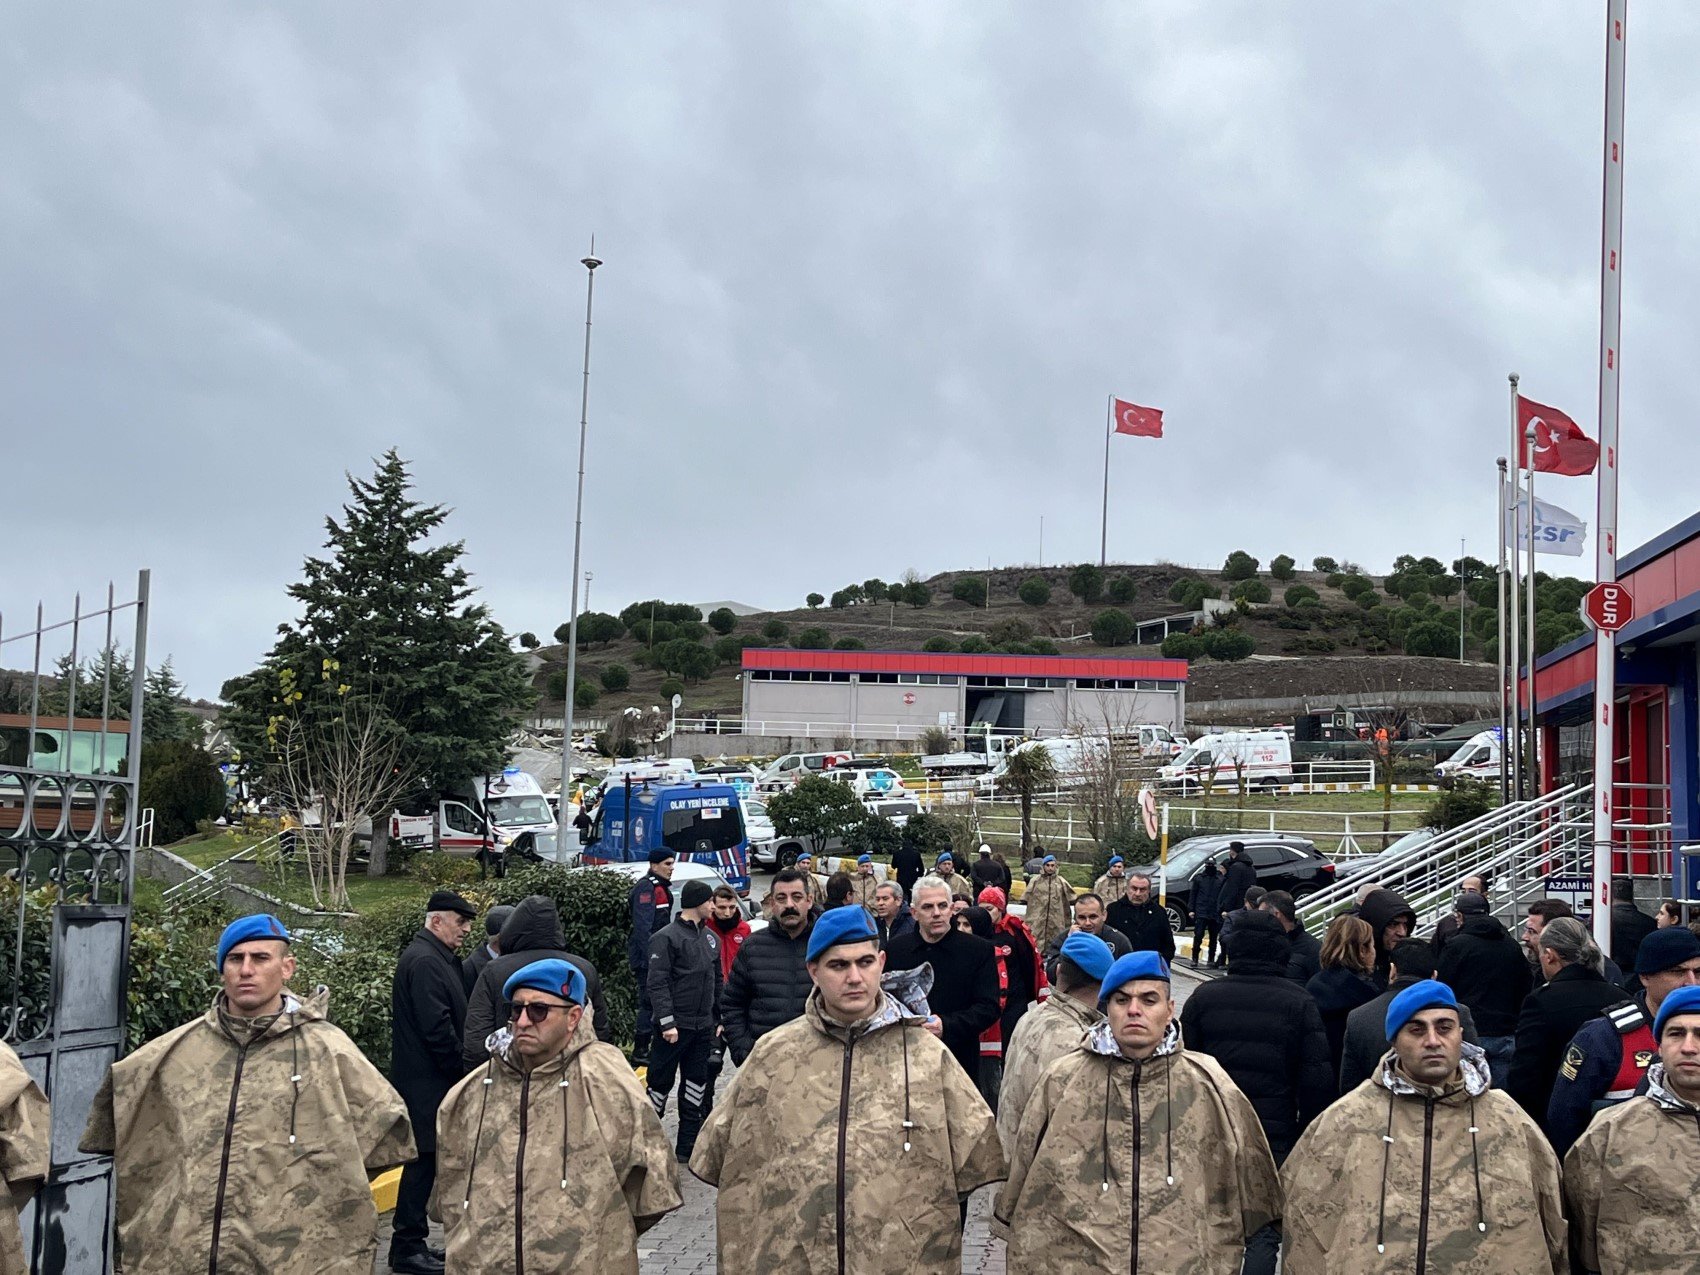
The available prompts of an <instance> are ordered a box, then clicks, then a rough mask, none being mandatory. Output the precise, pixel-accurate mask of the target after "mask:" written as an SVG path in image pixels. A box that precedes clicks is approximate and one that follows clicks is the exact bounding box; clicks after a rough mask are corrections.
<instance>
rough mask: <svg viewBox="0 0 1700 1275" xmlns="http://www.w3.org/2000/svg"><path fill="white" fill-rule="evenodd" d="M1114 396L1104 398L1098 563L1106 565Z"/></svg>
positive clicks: (1108, 536) (1107, 560)
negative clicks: (1101, 507) (1102, 500)
mask: <svg viewBox="0 0 1700 1275" xmlns="http://www.w3.org/2000/svg"><path fill="white" fill-rule="evenodd" d="M1115 414H1116V396H1115V395H1114V394H1110V395H1108V396H1106V397H1105V399H1104V522H1103V526H1102V528H1101V529H1100V531H1099V533H1098V565H1099V566H1100V567H1103V566H1108V565H1109V561H1110V433H1111V427H1112V426H1113V425H1114V423H1115V418H1116V415H1115Z"/></svg>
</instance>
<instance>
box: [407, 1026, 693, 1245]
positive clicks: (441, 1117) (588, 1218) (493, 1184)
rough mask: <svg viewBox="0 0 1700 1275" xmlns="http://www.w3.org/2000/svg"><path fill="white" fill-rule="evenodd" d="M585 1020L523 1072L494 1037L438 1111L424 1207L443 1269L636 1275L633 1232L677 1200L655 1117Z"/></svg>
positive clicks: (614, 1053)
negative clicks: (433, 1165)
mask: <svg viewBox="0 0 1700 1275" xmlns="http://www.w3.org/2000/svg"><path fill="white" fill-rule="evenodd" d="M589 1021H590V1015H589V1014H586V1015H585V1016H584V1019H583V1021H582V1023H581V1028H580V1030H579V1031H578V1032H575V1033H574V1035H573V1038H572V1040H571V1041H570V1042H568V1045H567V1047H566V1049H564V1050H563V1051H562V1052H561V1053H560V1055H559V1056H558V1057H556V1058H554V1059H553V1060H551V1061H550V1062H548V1063H545V1064H544V1065H543V1066H541V1067H538V1068H536V1069H534V1070H533V1071H532V1072H531V1073H530V1075H529V1076H527V1075H526V1074H525V1073H524V1072H523V1071H521V1070H520V1069H519V1067H518V1066H517V1065H516V1064H515V1063H513V1062H511V1061H509V1059H508V1058H507V1057H506V1039H505V1038H504V1039H503V1040H501V1041H499V1042H497V1041H496V1039H495V1037H492V1041H493V1042H494V1043H493V1046H492V1054H491V1060H490V1062H489V1063H488V1064H486V1065H485V1066H483V1067H480V1068H479V1069H478V1070H477V1071H474V1072H473V1073H472V1074H471V1075H469V1076H467V1077H466V1078H465V1079H464V1080H462V1081H461V1082H460V1083H459V1084H458V1085H456V1086H455V1087H454V1088H453V1089H451V1090H449V1093H448V1096H447V1097H445V1098H444V1099H443V1105H442V1106H441V1107H439V1108H438V1109H437V1184H436V1189H435V1191H434V1193H433V1199H432V1204H431V1215H432V1216H433V1217H436V1218H438V1219H439V1220H440V1221H441V1222H442V1223H443V1229H444V1235H445V1237H446V1240H447V1248H448V1269H449V1271H450V1272H457V1273H469V1272H498V1271H500V1272H509V1273H512V1272H522V1271H528V1270H530V1271H589V1272H594V1273H595V1275H614V1273H615V1272H625V1273H627V1275H637V1269H638V1256H637V1237H638V1236H639V1235H641V1234H642V1233H643V1232H644V1231H647V1230H648V1229H649V1228H650V1227H652V1226H654V1225H655V1224H656V1223H657V1222H659V1221H660V1220H661V1219H662V1217H663V1216H665V1215H666V1214H668V1213H670V1212H672V1211H673V1210H674V1209H676V1208H678V1207H679V1204H680V1199H679V1171H678V1165H677V1164H676V1163H675V1161H674V1159H673V1151H672V1148H670V1147H669V1146H668V1145H667V1138H666V1135H665V1134H663V1133H662V1131H661V1122H660V1121H659V1120H657V1119H656V1117H655V1110H654V1108H652V1107H651V1106H650V1105H649V1099H648V1098H647V1097H645V1096H644V1092H643V1085H642V1084H640V1083H639V1081H638V1078H637V1077H636V1076H635V1075H634V1074H633V1073H632V1069H631V1066H630V1065H629V1064H628V1063H627V1062H626V1059H625V1056H624V1055H623V1054H621V1053H620V1051H619V1050H618V1049H616V1048H614V1046H612V1045H605V1044H603V1043H602V1042H600V1041H598V1040H597V1039H596V1036H595V1033H594V1032H586V1031H584V1030H583V1025H584V1024H588V1023H589ZM522 1115H523V1120H522ZM522 1128H523V1129H524V1131H525V1133H524V1138H523V1141H522V1138H521V1135H520V1131H521V1129H522ZM475 1139H476V1145H474V1140H475ZM522 1146H523V1155H524V1163H523V1164H521V1163H520V1155H521V1148H522Z"/></svg>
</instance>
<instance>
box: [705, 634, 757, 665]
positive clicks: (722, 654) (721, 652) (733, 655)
mask: <svg viewBox="0 0 1700 1275" xmlns="http://www.w3.org/2000/svg"><path fill="white" fill-rule="evenodd" d="M748 645H750V639H749V638H746V637H723V638H721V639H720V640H719V641H718V642H716V643H715V644H714V658H715V659H717V660H719V661H720V662H721V663H722V664H737V663H738V662H739V661H740V660H742V659H743V658H744V648H745V647H746V646H748Z"/></svg>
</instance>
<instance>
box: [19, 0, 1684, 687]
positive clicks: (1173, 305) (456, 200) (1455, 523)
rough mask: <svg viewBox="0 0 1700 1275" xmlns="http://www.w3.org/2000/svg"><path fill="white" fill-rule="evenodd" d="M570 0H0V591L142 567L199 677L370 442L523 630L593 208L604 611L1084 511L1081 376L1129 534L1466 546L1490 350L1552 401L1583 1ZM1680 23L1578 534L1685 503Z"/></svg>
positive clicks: (1590, 60)
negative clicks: (1155, 435)
mask: <svg viewBox="0 0 1700 1275" xmlns="http://www.w3.org/2000/svg"><path fill="white" fill-rule="evenodd" d="M604 10H605V11H597V10H594V9H592V8H589V7H585V6H575V7H573V8H572V9H571V10H570V11H569V10H566V9H564V8H552V7H535V6H534V7H531V8H528V9H525V10H523V11H522V10H503V11H494V12H492V11H477V12H474V11H469V10H465V9H463V8H460V7H452V6H447V5H417V6H406V7H403V6H385V7H376V6H374V7H364V6H361V7H349V6H337V5H331V4H318V5H310V4H309V5H295V6H289V7H287V8H283V7H274V8H270V9H264V8H258V7H237V6H198V7H176V8H167V9H164V10H158V9H156V10H152V11H142V10H137V9H135V8H133V7H131V6H122V5H117V4H107V5H105V6H95V7H84V8H79V9H66V8H65V7H63V6H45V5H43V6H34V7H31V8H28V9H25V10H21V11H19V12H17V13H15V14H13V15H12V17H11V20H10V22H9V29H8V31H7V33H6V34H5V35H4V36H0V72H3V74H4V77H5V80H6V82H7V84H8V86H9V88H10V89H11V92H9V93H8V94H7V95H6V97H5V98H4V100H0V232H3V235H0V243H4V245H5V247H4V249H3V250H0V378H3V383H4V384H5V385H6V386H7V387H8V389H9V391H10V392H9V394H8V395H7V401H6V405H5V409H4V416H3V417H0V419H3V420H4V434H5V440H6V456H7V460H8V462H9V465H8V468H9V470H10V471H11V472H12V473H13V474H14V475H19V476H23V481H17V480H14V482H13V483H12V484H10V485H9V489H8V497H9V498H8V501H7V509H8V513H9V514H10V517H9V519H8V523H9V525H10V528H11V529H12V532H13V534H12V535H11V536H9V537H8V541H9V542H10V544H11V546H12V548H13V552H12V553H11V554H9V555H8V556H7V558H6V562H5V567H4V568H3V569H0V586H3V588H0V603H3V604H5V605H8V606H11V607H13V608H16V607H17V606H18V605H19V604H20V603H28V602H33V600H34V598H35V597H36V596H38V595H44V596H46V597H48V599H49V601H50V602H52V601H54V600H56V599H57V600H60V602H61V604H62V605H64V606H68V604H69V597H70V593H71V592H72V591H73V590H74V589H76V588H79V587H81V588H84V589H88V588H91V587H94V586H97V585H101V584H103V583H104V581H105V580H106V579H107V578H108V577H109V576H114V575H116V576H118V577H120V578H121V579H122V578H125V577H128V576H129V575H130V574H131V573H132V572H133V571H134V570H135V569H136V568H137V567H138V566H151V567H152V568H153V569H154V572H155V580H156V591H157V599H158V604H159V605H158V607H157V610H156V615H155V625H154V649H155V651H156V652H158V653H163V652H173V653H175V655H176V656H177V660H178V663H179V665H180V667H181V668H182V669H183V670H184V671H185V672H186V673H187V674H188V675H189V677H190V680H191V685H192V687H193V689H194V690H196V691H197V692H200V693H212V692H213V691H215V690H216V688H217V686H218V683H219V682H220V681H221V680H222V679H223V678H224V677H226V676H229V675H230V674H233V673H236V672H239V671H242V670H243V669H245V668H247V667H249V666H251V664H252V662H253V661H254V659H255V658H256V657H257V655H258V654H259V653H260V652H261V651H262V650H263V649H264V648H265V647H266V645H267V644H268V643H269V640H270V636H271V632H272V629H273V627H274V626H275V625H276V624H277V623H278V622H279V621H280V620H281V619H283V618H284V616H285V614H286V605H285V598H284V594H283V587H284V585H285V583H286V582H287V581H289V580H291V579H293V578H294V577H295V575H296V573H297V571H298V570H299V566H300V560H301V558H302V556H303V555H304V554H306V553H308V552H311V551H313V550H315V549H316V547H317V546H318V544H319V542H320V540H321V538H322V536H321V523H322V519H323V517H324V516H325V514H326V513H328V512H330V511H332V510H334V509H335V508H336V507H337V506H338V504H339V503H340V500H341V496H342V488H341V475H342V473H343V471H344V470H353V471H354V472H356V473H360V472H362V471H364V470H365V469H366V468H367V467H368V464H369V458H370V457H371V456H373V455H375V454H376V453H378V452H380V451H381V450H383V448H385V447H387V446H389V445H391V444H394V445H396V446H398V447H399V448H400V449H401V451H402V452H403V454H404V455H406V456H408V457H409V458H410V459H411V460H412V461H413V462H414V465H415V472H416V476H417V480H418V488H419V493H420V495H421V496H422V497H424V498H427V499H432V500H441V501H444V502H446V503H448V504H450V505H452V506H454V507H455V509H456V514H455V517H454V519H453V522H452V527H453V530H454V534H456V535H459V536H462V537H464V538H465V539H466V541H467V544H468V548H469V553H470V558H471V564H472V567H473V569H474V571H475V572H476V574H477V577H478V579H479V581H480V582H481V583H482V584H483V585H484V587H485V589H486V590H487V592H488V595H489V599H490V601H491V602H492V604H493V605H494V606H495V608H496V610H497V612H498V614H499V615H500V616H501V618H502V619H503V621H504V622H505V623H506V624H508V625H509V626H510V627H511V628H513V629H516V630H518V629H523V628H531V629H535V630H537V631H539V632H544V631H547V630H550V629H552V628H553V627H554V626H555V624H557V623H558V622H559V621H560V620H562V619H564V618H565V615H566V610H567V602H566V589H567V576H568V567H567V555H568V553H570V535H571V520H572V510H571V486H572V465H573V458H574V449H575V444H576V420H577V408H578V388H579V353H580V346H581V342H582V336H583V329H582V320H583V282H584V280H583V270H582V268H581V267H580V266H579V265H578V264H577V259H578V258H579V257H580V256H582V255H583V253H584V250H585V248H586V246H587V241H588V236H589V234H590V232H591V231H593V230H594V231H595V232H596V234H597V237H598V238H597V246H598V251H599V253H601V254H602V255H603V256H604V257H605V258H606V259H607V265H606V266H605V267H604V268H603V270H602V271H601V272H599V274H598V296H597V324H596V338H595V339H596V344H595V352H594V356H593V357H594V376H593V382H592V395H591V417H592V426H591V428H592V434H591V445H590V477H589V482H588V498H587V507H586V521H585V536H586V558H585V565H586V567H587V568H589V569H590V570H592V571H594V572H595V573H596V581H595V585H594V587H593V597H592V600H593V602H594V603H595V604H596V605H598V606H599V607H601V606H606V605H614V604H618V603H621V602H624V601H627V600H630V599H631V598H634V597H639V596H649V595H651V594H653V593H661V594H664V595H668V596H683V597H696V598H710V597H715V598H718V597H736V598H740V599H745V600H748V601H751V602H756V603H765V604H773V605H780V604H791V603H795V602H796V601H797V600H798V599H800V598H801V596H802V594H803V593H805V592H806V591H807V590H809V589H810V588H816V587H819V588H821V589H822V590H823V591H830V589H831V588H832V587H834V586H836V585H838V584H841V583H843V582H846V581H848V580H851V579H861V578H863V577H865V576H868V575H870V574H880V575H884V576H886V577H893V576H895V575H897V574H898V573H900V572H901V571H902V570H903V569H904V568H905V567H909V566H914V567H917V568H919V569H920V570H922V571H923V572H927V571H932V570H939V569H944V568H949V567H958V566H969V565H973V564H976V563H981V562H984V561H985V560H986V558H987V557H988V556H989V557H991V558H993V559H994V560H996V561H998V562H1006V561H1020V560H1030V559H1032V558H1034V557H1035V556H1036V553H1037V548H1038V545H1037V541H1038V520H1039V517H1040V515H1044V517H1045V528H1046V536H1045V552H1046V556H1047V558H1048V559H1050V560H1053V561H1054V560H1079V559H1084V558H1089V557H1091V556H1093V555H1094V554H1095V553H1096V548H1097V538H1098V507H1099V494H1100V486H1099V484H1100V480H1101V468H1100V466H1101V460H1102V445H1103V439H1102V428H1103V402H1104V396H1105V395H1106V394H1107V393H1110V392H1115V393H1119V394H1122V395H1125V396H1127V397H1130V398H1133V399H1136V400H1138V401H1142V402H1148V403H1154V404H1157V405H1160V406H1162V407H1163V408H1165V409H1166V411H1167V413H1168V421H1169V432H1170V437H1169V438H1167V439H1165V440H1163V441H1162V442H1160V443H1159V442H1148V441H1144V440H1136V439H1122V440H1118V441H1117V442H1116V444H1115V448H1114V469H1113V478H1112V480H1113V487H1112V497H1113V503H1114V508H1113V510H1112V523H1111V545H1112V554H1113V555H1114V556H1118V557H1121V558H1124V559H1128V560H1135V561H1146V560H1151V559H1154V558H1157V557H1164V558H1169V559H1173V560H1177V561H1190V562H1200V563H1204V562H1217V561H1220V559H1221V558H1222V557H1223V556H1224V555H1225V554H1226V553H1227V551H1228V550H1230V549H1233V548H1236V547H1241V546H1243V547H1247V548H1250V549H1251V550H1252V551H1253V552H1255V553H1259V554H1261V555H1262V556H1264V557H1268V556H1270V555H1272V554H1274V553H1277V552H1282V551H1285V552H1289V553H1293V554H1295V555H1296V556H1299V557H1300V558H1309V557H1310V556H1312V555H1314V554H1317V553H1325V552H1326V553H1334V554H1336V555H1342V554H1343V555H1347V556H1351V557H1355V558H1358V559H1360V560H1362V561H1364V562H1365V563H1366V564H1370V565H1382V564H1385V562H1386V561H1388V560H1389V559H1390V558H1391V557H1392V556H1393V555H1394V554H1396V553H1399V552H1402V551H1405V550H1411V549H1415V550H1421V551H1427V552H1434V553H1437V554H1442V555H1445V556H1450V555H1451V554H1452V553H1453V552H1454V551H1455V549H1456V544H1457V537H1459V536H1460V535H1462V536H1467V537H1469V539H1470V542H1471V550H1472V552H1477V553H1482V554H1484V555H1485V554H1486V553H1487V552H1488V549H1489V546H1490V543H1491V537H1492V490H1491V466H1492V461H1493V457H1495V456H1496V455H1499V454H1500V453H1502V452H1504V451H1505V450H1506V435H1507V432H1508V427H1507V424H1506V402H1505V381H1504V377H1505V373H1506V372H1507V371H1508V370H1510V369H1513V368H1515V369H1517V370H1519V371H1521V372H1522V373H1523V375H1524V387H1525V389H1526V390H1527V392H1528V393H1530V394H1531V395H1533V396H1535V397H1537V398H1540V399H1542V400H1544V401H1547V402H1551V403H1554V404H1557V405H1560V406H1563V407H1565V408H1567V409H1568V410H1570V411H1571V412H1572V413H1573V414H1574V415H1576V416H1577V418H1578V419H1579V420H1581V421H1583V422H1584V423H1585V424H1587V425H1588V427H1589V428H1590V429H1591V428H1592V422H1593V417H1594V396H1595V375H1594V357H1595V343H1596V337H1597V295H1596V288H1597V272H1598V265H1597V254H1598V244H1599V226H1598V218H1599V168H1600V163H1599V139H1600V81H1601V64H1600V59H1601V45H1602V30H1601V22H1600V18H1599V6H1597V5H1583V4H1566V5H1558V6H1546V7H1543V8H1541V9H1540V10H1538V11H1537V10H1530V9H1518V8H1509V9H1505V10H1503V11H1495V10H1491V9H1490V10H1484V8H1483V7H1482V6H1474V5H1465V4H1461V3H1457V4H1431V5H1422V6H1406V7H1402V8H1392V7H1388V6H1374V7H1369V6H1362V5H1354V4H1347V3H1343V2H1340V3H1330V4H1323V5H1314V4H1313V5H1297V4H1292V5H1269V4H1250V3H1213V4H1209V5H1204V4H1197V5H1192V6H1142V5H1101V6H1075V7H1064V8H1063V9H1061V10H1056V9H1040V8H1032V7H1017V6H1008V7H997V6H993V7H988V6H985V5H979V4H972V3H958V4H944V3H939V4H933V5H927V6H903V5H895V4H890V5H888V4H869V3H838V4H824V5H809V6H797V5H783V4H767V3H763V4H758V3H746V4H738V5H720V6H703V5H695V6H684V5H671V6H646V7H636V8H631V9H616V8H615V7H613V6H605V7H604ZM1697 45H1700V18H1697V17H1696V16H1694V15H1691V14H1689V13H1688V12H1687V11H1686V10H1682V11H1673V10H1672V9H1669V8H1667V9H1664V10H1660V9H1654V8H1644V9H1642V10H1639V11H1637V13H1636V14H1635V26H1634V28H1633V30H1632V32H1631V43H1630V73H1631V77H1632V81H1631V85H1632V86H1631V90H1630V94H1629V117H1628V119H1629V124H1628V127H1629V147H1628V152H1627V158H1628V167H1627V173H1628V182H1629V193H1628V198H1627V206H1628V219H1629V224H1628V229H1627V238H1626V276H1625V277H1626V286H1627V298H1626V316H1627V317H1626V321H1625V334H1624V344H1625V350H1626V362H1625V381H1624V400H1623V410H1624V422H1625V434H1624V438H1625V442H1626V445H1627V446H1626V451H1625V470H1624V473H1625V478H1624V482H1625V487H1624V509H1623V541H1624V543H1626V544H1633V543H1636V542H1638V541H1640V540H1641V539H1644V538H1646V537H1647V536H1649V535H1651V534H1654V533H1655V532H1657V531H1658V530H1660V529H1662V528H1663V527H1664V526H1666V525H1667V524H1669V523H1670V522H1672V521H1674V520H1675V519H1677V518H1679V517H1681V516H1683V515H1684V514H1686V513H1689V512H1691V511H1692V508H1693V501H1692V496H1691V495H1690V494H1689V492H1688V490H1687V489H1686V488H1687V484H1686V482H1685V478H1686V474H1685V473H1684V470H1685V468H1686V467H1685V466H1683V465H1681V464H1672V463H1671V460H1672V459H1673V458H1676V457H1679V456H1682V455H1684V454H1685V448H1686V447H1687V446H1688V444H1689V440H1690V438H1691V437H1692V427H1691V426H1690V424H1689V422H1690V420H1691V418H1692V415H1693V411H1694V408H1695V405H1696V404H1695V398H1696V394H1695V390H1694V389H1693V388H1692V386H1691V385H1690V383H1689V381H1688V378H1687V376H1686V371H1687V367H1688V363H1689V360H1688V359H1687V358H1686V357H1685V356H1686V355H1687V353H1688V352H1689V351H1690V350H1692V348H1693V347H1694V345H1695V338H1696V333H1695V330H1694V329H1695V321H1694V318H1693V315H1692V310H1691V307H1690V306H1689V305H1688V304H1687V302H1688V300H1689V298H1690V297H1691V296H1692V295H1694V292H1695V286H1694V285H1695V281H1696V280H1695V276H1696V252H1697V249H1696V243H1695V237H1694V232H1693V230H1692V217H1691V214H1690V211H1689V210H1691V209H1692V208H1693V207H1694V206H1695V204H1696V202H1697V196H1700V191H1697V190H1696V185H1697V179H1696V176H1695V174H1694V171H1693V168H1692V165H1691V164H1689V163H1688V162H1687V160H1688V157H1689V155H1690V153H1691V152H1692V138H1693V136H1694V132H1695V128H1696V126H1697V125H1700V91H1697V90H1696V89H1695V87H1694V84H1693V77H1692V75H1691V74H1689V71H1690V69H1691V67H1692V65H1693V63H1694V58H1695V54H1696V48H1697ZM1544 494H1546V495H1550V496H1551V497H1552V498H1554V499H1556V500H1558V501H1559V502H1560V503H1565V504H1568V505H1569V506H1570V507H1572V508H1575V509H1578V511H1579V512H1582V511H1584V510H1587V511H1589V513H1590V518H1591V505H1592V488H1591V485H1590V484H1588V483H1587V482H1586V481H1585V480H1580V479H1556V480H1551V481H1549V482H1547V483H1546V484H1545V487H1544ZM20 549H21V550H22V552H20V551H19V550H20Z"/></svg>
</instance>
